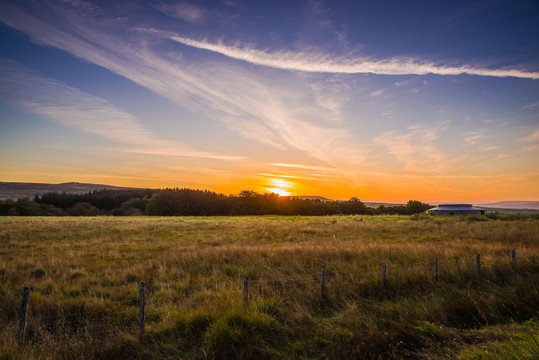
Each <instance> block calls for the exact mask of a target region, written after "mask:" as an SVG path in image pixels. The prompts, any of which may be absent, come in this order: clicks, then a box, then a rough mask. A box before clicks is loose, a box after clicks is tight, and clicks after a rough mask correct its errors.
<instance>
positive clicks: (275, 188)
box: [266, 178, 294, 196]
mask: <svg viewBox="0 0 539 360" xmlns="http://www.w3.org/2000/svg"><path fill="white" fill-rule="evenodd" d="M267 185H271V187H267V188H266V190H267V191H269V192H272V193H275V194H278V195H279V196H290V194H291V192H290V190H291V189H292V188H293V187H294V183H293V182H291V181H288V180H284V179H275V178H270V179H268V182H267Z"/></svg>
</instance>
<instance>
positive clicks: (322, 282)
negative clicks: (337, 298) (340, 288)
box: [320, 269, 326, 299]
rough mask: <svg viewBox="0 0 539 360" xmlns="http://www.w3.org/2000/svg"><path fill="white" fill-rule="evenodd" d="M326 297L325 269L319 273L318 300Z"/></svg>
mask: <svg viewBox="0 0 539 360" xmlns="http://www.w3.org/2000/svg"><path fill="white" fill-rule="evenodd" d="M325 295H326V269H322V272H321V273H320V298H322V299H323V298H324V296H325Z"/></svg>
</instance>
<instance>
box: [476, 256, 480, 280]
mask: <svg viewBox="0 0 539 360" xmlns="http://www.w3.org/2000/svg"><path fill="white" fill-rule="evenodd" d="M475 268H476V270H477V275H478V276H479V275H481V254H480V253H477V254H475Z"/></svg>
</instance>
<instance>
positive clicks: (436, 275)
mask: <svg viewBox="0 0 539 360" xmlns="http://www.w3.org/2000/svg"><path fill="white" fill-rule="evenodd" d="M434 280H438V258H436V259H434Z"/></svg>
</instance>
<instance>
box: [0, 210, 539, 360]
mask: <svg viewBox="0 0 539 360" xmlns="http://www.w3.org/2000/svg"><path fill="white" fill-rule="evenodd" d="M478 220H481V221H478ZM513 248H515V249H517V267H516V268H515V269H513V268H512V267H511V258H510V251H511V249H513ZM476 253H480V254H481V274H480V275H478V274H477V273H476V267H475V266H476V265H475V254H476ZM434 258H438V259H439V277H438V279H437V280H436V279H434V276H433V270H432V263H433V259H434ZM381 263H386V264H387V281H386V284H385V286H383V284H382V282H381V278H380V272H381ZM323 268H324V269H325V270H326V279H327V283H326V288H325V293H324V296H321V293H320V272H321V269H323ZM538 273H539V220H537V219H536V218H510V219H506V218H501V219H487V218H485V217H481V218H459V217H454V218H432V217H426V216H413V217H409V216H336V217H276V216H275V217H273V216H269V217H217V218H209V217H204V218H202V217H200V218H197V217H189V218H187V217H171V218H152V217H130V218H113V217H93V218H39V217H35V218H34V217H31V218H30V217H26V218H17V217H2V218H0V280H1V282H0V308H1V309H3V311H2V312H1V313H0V359H46V358H50V359H57V358H61V359H62V358H63V359H117V358H126V357H127V358H133V359H166V358H170V359H178V358H186V359H206V358H209V359H237V358H245V359H248V358H257V359H290V358H293V359H312V358H315V359H316V358H319V359H328V358H329V359H337V358H342V357H344V356H348V357H349V358H366V359H371V358H372V359H377V358H384V359H385V358H412V359H413V358H417V359H421V358H429V359H432V358H448V357H449V358H461V359H497V358H506V359H510V358H513V359H533V358H538V357H539V335H538V321H539V291H538V289H539V277H538ZM245 276H247V277H248V278H249V281H250V282H249V306H248V308H247V309H244V308H243V293H242V291H243V289H242V279H243V277H245ZM141 280H143V281H144V282H145V283H146V292H145V295H146V308H145V312H146V314H145V320H146V334H145V336H144V338H143V339H142V340H139V339H138V335H139V330H138V316H139V312H138V311H139V308H138V296H139V288H138V283H139V281H141ZM23 286H28V287H30V289H31V295H30V305H29V313H28V325H27V332H26V339H25V340H26V341H25V345H24V348H23V349H22V351H21V352H19V351H18V350H17V328H18V313H19V308H20V301H21V291H22V288H23Z"/></svg>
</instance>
